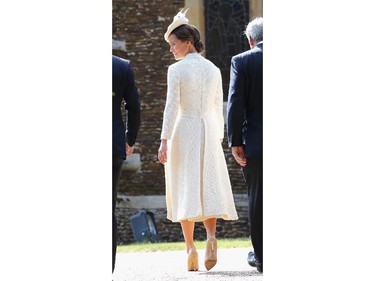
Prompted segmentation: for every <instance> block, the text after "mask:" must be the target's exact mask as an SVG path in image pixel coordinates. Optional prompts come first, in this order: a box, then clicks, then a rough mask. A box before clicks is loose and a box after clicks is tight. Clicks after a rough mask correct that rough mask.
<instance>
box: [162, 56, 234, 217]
mask: <svg viewBox="0 0 375 281" xmlns="http://www.w3.org/2000/svg"><path fill="white" fill-rule="evenodd" d="M222 109H223V90H222V85H221V73H220V70H219V69H218V68H217V67H216V66H215V65H214V64H213V63H211V62H210V61H208V60H206V59H205V58H203V57H202V56H201V55H199V54H197V53H192V54H188V55H187V56H185V58H184V59H182V60H181V61H178V62H176V63H174V64H172V65H171V66H169V68H168V91H167V101H166V105H165V110H164V118H163V128H162V133H161V139H168V155H167V156H168V161H167V163H166V164H165V180H166V203H167V218H168V219H169V220H171V221H174V222H177V221H181V220H185V219H188V220H190V221H204V220H206V219H208V218H213V217H216V218H223V219H225V220H237V219H238V216H237V212H236V208H235V205H234V200H233V194H232V188H231V184H230V180H229V175H228V170H227V165H226V162H225V157H224V152H223V148H222V145H221V140H222V139H223V138H224V118H223V111H222Z"/></svg>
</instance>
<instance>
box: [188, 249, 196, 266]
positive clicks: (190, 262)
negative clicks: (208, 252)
mask: <svg viewBox="0 0 375 281" xmlns="http://www.w3.org/2000/svg"><path fill="white" fill-rule="evenodd" d="M187 267H188V271H197V270H198V253H197V250H196V249H195V248H191V249H190V250H189V256H188V262H187Z"/></svg>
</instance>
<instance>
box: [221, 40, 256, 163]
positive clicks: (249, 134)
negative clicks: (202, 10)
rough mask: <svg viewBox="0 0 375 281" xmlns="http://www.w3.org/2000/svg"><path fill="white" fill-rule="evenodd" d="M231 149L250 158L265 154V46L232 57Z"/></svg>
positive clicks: (229, 138)
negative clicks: (242, 148) (235, 148)
mask: <svg viewBox="0 0 375 281" xmlns="http://www.w3.org/2000/svg"><path fill="white" fill-rule="evenodd" d="M227 109H228V127H227V128H228V145H229V147H232V146H242V145H244V147H245V154H246V157H248V158H251V157H257V156H260V155H262V153H263V43H259V44H258V45H257V46H256V47H255V48H253V49H251V50H248V51H246V52H243V53H241V54H238V55H236V56H234V57H232V64H231V71H230V85H229V93H228V105H227Z"/></svg>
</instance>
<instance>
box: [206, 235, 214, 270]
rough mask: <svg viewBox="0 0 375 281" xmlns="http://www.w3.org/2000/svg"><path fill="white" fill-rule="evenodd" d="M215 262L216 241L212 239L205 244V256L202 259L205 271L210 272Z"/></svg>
mask: <svg viewBox="0 0 375 281" xmlns="http://www.w3.org/2000/svg"><path fill="white" fill-rule="evenodd" d="M216 262H217V241H216V238H214V237H212V238H210V239H208V240H207V244H206V256H205V258H204V265H205V266H206V269H207V270H210V269H211V268H213V267H214V266H215V264H216Z"/></svg>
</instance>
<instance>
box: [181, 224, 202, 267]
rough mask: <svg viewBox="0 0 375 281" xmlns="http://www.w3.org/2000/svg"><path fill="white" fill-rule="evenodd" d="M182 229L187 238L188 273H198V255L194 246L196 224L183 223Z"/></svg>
mask: <svg viewBox="0 0 375 281" xmlns="http://www.w3.org/2000/svg"><path fill="white" fill-rule="evenodd" d="M181 228H182V233H183V234H184V238H185V243H186V252H187V253H188V260H187V269H188V271H197V270H198V269H199V265H198V253H197V250H196V249H195V246H194V222H191V221H187V220H184V221H181Z"/></svg>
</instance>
